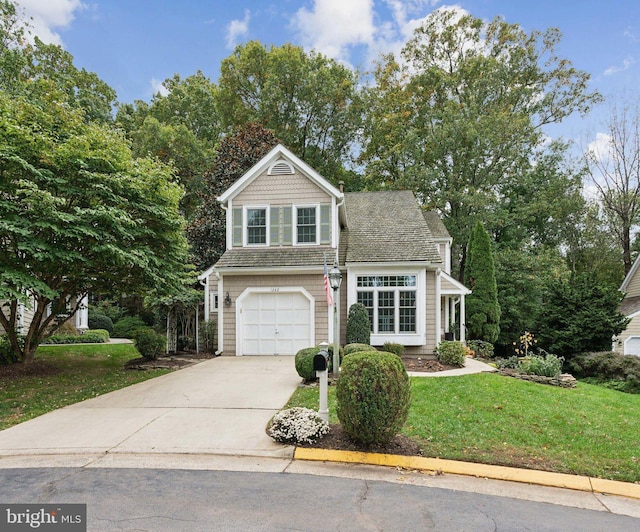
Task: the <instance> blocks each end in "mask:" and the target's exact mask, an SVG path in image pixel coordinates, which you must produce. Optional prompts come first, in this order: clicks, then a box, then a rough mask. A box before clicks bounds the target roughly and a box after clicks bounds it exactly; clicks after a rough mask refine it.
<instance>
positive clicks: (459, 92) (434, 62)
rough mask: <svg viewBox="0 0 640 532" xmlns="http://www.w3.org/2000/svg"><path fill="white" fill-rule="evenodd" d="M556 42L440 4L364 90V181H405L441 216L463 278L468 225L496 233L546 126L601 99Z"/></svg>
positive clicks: (555, 37)
mask: <svg viewBox="0 0 640 532" xmlns="http://www.w3.org/2000/svg"><path fill="white" fill-rule="evenodd" d="M559 42H560V33H559V32H558V31H557V30H555V29H549V30H546V31H545V32H542V33H541V32H538V31H532V32H529V33H527V32H525V31H524V30H523V29H522V28H521V27H520V26H519V25H517V24H508V23H507V22H505V21H504V20H502V19H500V18H496V19H494V20H492V21H491V22H488V23H486V22H485V21H483V20H481V19H477V18H474V17H472V16H468V15H467V16H460V15H459V14H458V13H457V12H456V11H453V10H438V11H435V12H434V13H433V14H431V15H430V16H429V17H428V18H427V19H426V21H425V23H424V24H423V25H422V26H420V27H419V28H417V29H416V30H415V32H414V36H413V38H412V39H411V40H410V41H409V42H408V43H407V45H406V46H405V47H404V49H403V50H402V53H401V58H399V59H397V58H395V57H393V56H388V57H386V58H385V59H384V60H383V61H382V62H381V63H380V65H379V66H378V68H377V70H376V72H375V83H374V85H373V86H372V87H371V88H370V89H369V90H368V91H367V92H366V98H365V102H366V104H365V108H366V109H367V116H366V119H365V124H364V150H363V152H362V156H361V161H362V163H363V164H365V165H366V179H367V182H368V183H369V185H368V186H370V187H374V188H375V187H379V186H385V187H396V188H410V189H411V190H413V191H414V192H415V193H416V194H417V196H418V197H419V198H420V199H421V200H422V202H423V204H424V205H426V206H429V207H430V208H436V209H437V210H438V211H439V212H440V213H441V214H442V215H443V217H444V220H445V222H446V223H447V227H448V228H449V231H450V232H451V234H452V236H453V238H454V247H453V257H452V258H453V266H454V270H455V271H456V272H457V274H458V278H459V279H460V280H463V279H464V278H465V273H464V270H465V263H466V248H465V246H464V243H465V242H467V241H468V237H469V232H470V229H471V228H472V227H474V225H475V222H476V221H478V220H481V221H483V222H484V223H486V224H487V228H488V230H489V231H490V232H491V233H493V232H494V229H495V228H496V227H497V226H498V225H499V223H500V222H501V221H502V220H500V218H499V215H498V213H496V212H495V210H496V206H497V205H499V204H500V203H501V201H502V200H503V198H504V197H505V196H506V195H507V194H508V193H509V192H510V191H511V190H512V188H513V187H512V184H513V183H514V182H517V180H518V179H519V177H521V176H523V175H525V174H527V173H530V172H531V165H532V161H531V157H532V156H534V155H535V154H536V153H537V152H539V151H540V148H541V147H542V146H543V144H544V135H543V128H544V126H546V125H548V124H553V123H557V122H560V121H562V120H563V119H564V118H565V117H567V116H569V115H571V114H572V113H574V112H580V113H585V112H587V111H588V110H589V108H590V106H591V105H592V104H593V103H594V102H597V101H599V96H598V95H597V94H594V93H591V92H589V91H588V88H587V82H588V79H589V75H588V74H587V73H585V72H582V71H579V70H577V69H575V68H574V67H573V66H572V64H571V62H570V61H568V60H566V59H564V58H561V57H559V56H558V54H557V50H556V48H557V46H558V44H559ZM522 201H524V198H523V199H522Z"/></svg>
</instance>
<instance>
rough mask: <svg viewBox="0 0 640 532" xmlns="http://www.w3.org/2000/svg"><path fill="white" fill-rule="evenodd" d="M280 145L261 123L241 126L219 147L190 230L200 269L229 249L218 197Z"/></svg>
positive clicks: (193, 256) (189, 235) (188, 236)
mask: <svg viewBox="0 0 640 532" xmlns="http://www.w3.org/2000/svg"><path fill="white" fill-rule="evenodd" d="M276 144H278V139H277V138H276V136H275V135H274V134H273V132H272V131H270V130H268V129H265V128H264V127H262V126H261V125H260V124H255V123H250V124H246V125H245V126H241V127H237V128H236V129H235V131H234V132H233V134H232V135H229V136H228V137H225V138H224V139H223V140H222V141H221V142H220V146H219V147H218V152H217V157H216V160H215V163H214V165H213V168H212V169H211V171H210V172H207V174H206V175H205V176H204V178H203V181H204V182H203V187H202V189H201V193H200V204H199V206H198V208H197V209H196V210H195V213H194V215H193V218H192V220H191V221H190V223H189V226H188V227H187V238H188V240H189V244H190V245H191V260H192V261H193V263H194V264H195V265H196V267H197V268H198V269H199V270H204V269H205V268H208V267H209V266H211V265H212V264H214V263H215V262H216V261H217V260H218V259H219V258H220V256H221V255H222V254H223V253H224V250H225V247H226V231H225V228H226V214H225V211H224V210H223V209H222V207H221V205H220V203H219V202H218V200H217V198H218V196H219V195H220V194H222V193H223V192H224V191H225V190H227V189H228V188H229V187H230V186H231V185H233V183H235V182H236V181H237V180H238V179H239V178H240V177H242V175H243V174H244V173H245V172H247V171H248V170H249V169H250V168H251V167H252V166H253V165H254V164H255V163H257V162H258V161H259V160H260V159H262V157H264V156H265V155H266V154H267V153H269V151H270V150H271V149H272V148H273V147H275V146H276Z"/></svg>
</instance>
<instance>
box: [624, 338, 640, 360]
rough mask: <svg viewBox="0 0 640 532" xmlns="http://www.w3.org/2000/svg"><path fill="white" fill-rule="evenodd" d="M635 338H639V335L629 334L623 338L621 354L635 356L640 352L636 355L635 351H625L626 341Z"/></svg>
mask: <svg viewBox="0 0 640 532" xmlns="http://www.w3.org/2000/svg"><path fill="white" fill-rule="evenodd" d="M637 338H640V336H638V335H637V334H635V335H631V336H629V337H628V338H626V339H625V341H624V345H623V348H622V354H623V355H629V356H635V357H637V356H640V354H637V355H636V354H635V353H627V342H629V340H635V339H637Z"/></svg>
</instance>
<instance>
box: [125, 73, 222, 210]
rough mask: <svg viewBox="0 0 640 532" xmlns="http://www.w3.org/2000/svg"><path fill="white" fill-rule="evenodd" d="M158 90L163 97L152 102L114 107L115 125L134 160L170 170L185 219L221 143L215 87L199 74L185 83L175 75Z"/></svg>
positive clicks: (191, 208)
mask: <svg viewBox="0 0 640 532" xmlns="http://www.w3.org/2000/svg"><path fill="white" fill-rule="evenodd" d="M163 86H164V88H165V90H166V91H167V94H166V95H163V94H161V93H156V94H155V95H154V96H153V98H152V100H151V103H146V102H143V101H136V102H135V103H133V104H121V105H119V107H118V113H117V116H116V121H117V123H118V125H119V126H120V127H122V128H123V129H124V130H125V131H126V133H127V136H128V137H129V138H130V139H131V143H132V149H133V153H134V155H135V156H137V157H156V158H157V159H159V160H160V161H162V162H164V163H166V164H171V165H172V166H173V167H174V168H175V174H176V177H177V179H178V181H179V183H180V184H181V185H182V186H183V187H184V188H185V195H184V197H183V199H182V201H181V210H182V212H183V214H184V215H185V216H186V217H188V218H190V217H191V216H192V215H193V213H194V211H195V209H196V208H197V207H198V205H199V195H200V192H201V189H202V187H203V186H204V182H203V176H204V175H205V173H207V172H208V171H209V170H210V169H211V167H212V165H213V161H214V160H215V154H216V147H217V144H218V142H219V141H220V139H221V138H222V125H221V123H220V118H219V115H218V111H217V100H216V98H217V87H216V86H215V84H214V83H212V82H211V81H210V80H209V79H208V78H207V77H206V76H204V74H203V73H202V72H200V71H198V72H197V73H196V74H194V75H192V76H188V77H187V78H185V79H182V78H180V76H179V75H177V74H176V75H175V76H174V77H173V78H169V79H167V80H165V82H164V83H163Z"/></svg>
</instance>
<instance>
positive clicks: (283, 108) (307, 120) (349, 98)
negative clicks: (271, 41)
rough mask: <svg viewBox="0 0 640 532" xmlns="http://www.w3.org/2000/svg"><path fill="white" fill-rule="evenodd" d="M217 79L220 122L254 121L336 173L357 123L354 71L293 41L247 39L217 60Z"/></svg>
mask: <svg viewBox="0 0 640 532" xmlns="http://www.w3.org/2000/svg"><path fill="white" fill-rule="evenodd" d="M218 84H219V90H220V92H219V102H220V103H219V106H218V108H219V110H220V113H221V116H222V119H223V122H224V124H225V125H226V126H237V125H242V124H245V123H247V122H258V123H260V124H262V125H263V126H264V127H266V128H268V129H271V130H272V131H273V132H274V133H275V135H276V136H277V137H278V138H279V139H280V140H281V141H282V142H283V143H284V144H285V145H286V146H287V147H288V148H290V149H291V150H293V151H294V152H295V153H296V155H298V156H299V157H301V158H302V159H304V160H305V161H306V162H307V163H309V164H310V165H311V166H313V167H314V168H315V169H317V170H318V171H319V172H320V173H321V174H323V175H324V176H325V177H326V178H328V179H330V180H332V181H334V182H337V180H338V179H340V178H341V177H342V173H343V172H344V168H343V164H344V162H345V161H347V160H348V159H349V156H350V150H351V148H352V146H353V143H354V141H355V139H356V136H357V132H358V129H359V126H360V116H361V115H360V113H361V108H360V105H359V93H358V90H357V75H356V74H355V73H354V72H352V71H351V70H349V69H348V68H346V67H344V66H342V65H340V64H339V63H337V62H336V61H334V60H333V59H329V58H327V57H325V56H323V55H322V54H319V53H316V52H309V53H306V52H305V51H304V50H303V49H302V48H300V47H298V46H294V45H291V44H285V45H283V46H279V47H277V46H271V47H270V48H267V47H266V46H264V45H263V44H261V43H259V42H256V41H251V42H248V43H246V44H243V45H240V46H238V47H237V48H236V49H235V50H234V52H233V53H232V54H231V55H230V56H229V57H228V58H226V59H225V60H223V62H222V65H221V74H220V78H219V80H218ZM351 177H353V176H351Z"/></svg>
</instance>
